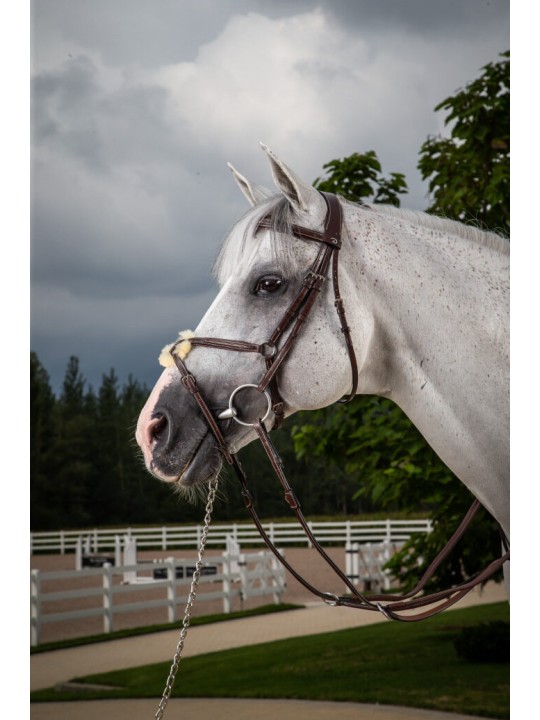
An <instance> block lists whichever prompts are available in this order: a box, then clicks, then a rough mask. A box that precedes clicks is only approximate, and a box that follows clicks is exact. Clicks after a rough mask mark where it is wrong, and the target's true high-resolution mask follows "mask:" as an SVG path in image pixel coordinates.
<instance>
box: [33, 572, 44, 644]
mask: <svg viewBox="0 0 540 720" xmlns="http://www.w3.org/2000/svg"><path fill="white" fill-rule="evenodd" d="M40 589H41V587H40V577H39V570H32V572H31V573H30V644H31V645H32V646H36V645H39V642H40V640H41V601H40Z"/></svg>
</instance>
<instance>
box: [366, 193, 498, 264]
mask: <svg viewBox="0 0 540 720" xmlns="http://www.w3.org/2000/svg"><path fill="white" fill-rule="evenodd" d="M369 207H370V208H371V209H372V210H375V211H376V212H377V213H379V214H381V215H388V216H390V217H392V216H394V217H396V218H398V219H400V220H404V221H405V222H408V223H411V224H413V225H421V226H422V227H425V228H428V229H432V230H438V231H442V232H447V233H449V234H451V235H457V236H458V237H461V238H463V239H465V240H471V241H472V242H475V243H479V244H480V245H483V246H484V247H488V248H490V249H491V250H496V251H497V252H500V253H502V254H503V255H509V254H510V243H509V241H508V239H507V238H505V237H503V236H502V235H498V234H497V233H494V232H486V231H484V230H480V229H479V228H475V227H473V226H472V225H464V224H463V223H461V222H457V221H456V220H448V219H447V218H440V217H437V216H436V215H429V214H428V213H425V212H422V211H421V210H403V209H401V208H396V207H393V206H392V205H369Z"/></svg>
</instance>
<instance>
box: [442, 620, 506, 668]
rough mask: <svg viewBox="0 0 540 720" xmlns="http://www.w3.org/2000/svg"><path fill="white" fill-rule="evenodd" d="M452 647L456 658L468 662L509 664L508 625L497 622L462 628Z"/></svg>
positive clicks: (500, 621)
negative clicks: (454, 649)
mask: <svg viewBox="0 0 540 720" xmlns="http://www.w3.org/2000/svg"><path fill="white" fill-rule="evenodd" d="M454 647H455V648H456V652H457V654H458V657H460V658H461V659H462V660H467V661H469V662H492V663H504V662H509V660H510V623H509V622H505V621H503V620H498V621H495V622H489V623H480V624H479V625H474V626H472V627H466V628H463V630H462V631H461V632H460V634H459V635H458V636H457V637H456V639H455V640H454Z"/></svg>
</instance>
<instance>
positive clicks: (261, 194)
mask: <svg viewBox="0 0 540 720" xmlns="http://www.w3.org/2000/svg"><path fill="white" fill-rule="evenodd" d="M227 166H228V168H229V170H230V171H231V172H232V174H233V177H234V179H235V180H236V182H237V183H238V187H239V188H240V190H241V191H242V192H243V193H244V195H245V196H246V197H247V199H248V200H249V202H250V204H251V206H252V207H255V205H259V203H262V202H264V201H265V200H267V199H268V198H269V197H270V196H271V195H272V191H271V190H267V189H266V188H263V187H261V185H257V184H256V183H254V182H250V181H249V180H248V179H247V178H245V177H244V176H243V175H241V174H240V173H239V172H238V170H236V168H234V167H233V166H232V165H231V163H227Z"/></svg>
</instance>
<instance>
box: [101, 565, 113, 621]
mask: <svg viewBox="0 0 540 720" xmlns="http://www.w3.org/2000/svg"><path fill="white" fill-rule="evenodd" d="M112 631H113V593H112V566H111V564H110V563H105V564H104V565H103V632H104V633H111V632H112Z"/></svg>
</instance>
